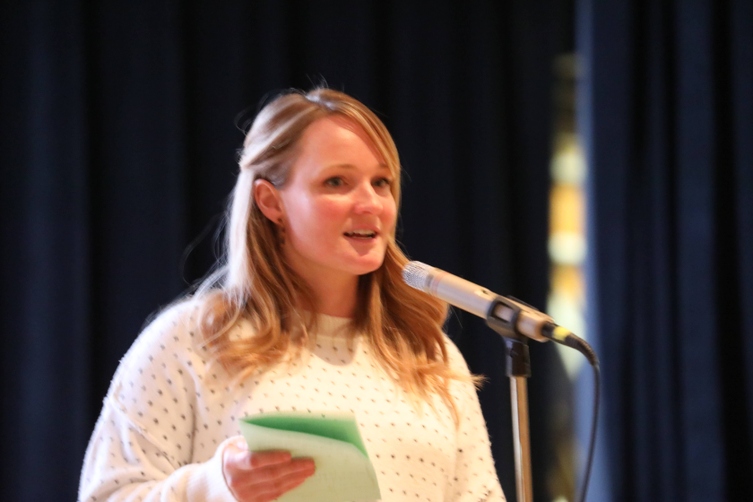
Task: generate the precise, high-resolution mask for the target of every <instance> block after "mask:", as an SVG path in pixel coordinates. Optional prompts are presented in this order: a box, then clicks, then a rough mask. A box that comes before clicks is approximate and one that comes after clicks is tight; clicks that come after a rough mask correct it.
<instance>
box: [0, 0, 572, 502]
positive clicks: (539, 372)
mask: <svg viewBox="0 0 753 502" xmlns="http://www.w3.org/2000/svg"><path fill="white" fill-rule="evenodd" d="M565 3H566V2H558V1H555V0H551V1H544V2H528V1H526V0H518V1H512V2H465V1H449V0H438V1H433V2H415V1H395V2H392V1H384V0H373V1H364V2H346V1H337V2H333V1H323V2H306V1H293V0H288V1H278V0H267V1H255V2H249V1H246V0H243V1H240V0H238V1H229V2H176V1H166V0H165V1H148V2H111V1H103V2H83V1H75V0H71V1H66V2H59V1H58V2H53V1H48V2H47V1H30V2H25V1H20V0H19V1H12V0H10V1H5V2H2V7H1V8H0V9H1V10H0V51H1V52H0V58H1V60H0V63H1V65H2V66H0V71H2V77H1V78H0V91H1V94H0V104H1V106H2V108H1V109H0V112H1V113H0V146H1V149H0V166H1V168H2V178H0V203H1V204H2V215H1V216H0V218H1V221H2V230H1V231H2V246H1V248H0V253H1V254H0V258H1V259H0V270H2V282H1V283H0V295H1V299H2V302H1V303H0V309H1V310H0V333H2V342H1V343H2V364H0V366H2V382H1V383H0V389H2V423H1V425H2V430H0V437H1V438H2V457H3V458H2V463H3V470H2V479H1V480H0V498H1V499H2V500H13V501H29V502H32V501H33V502H36V501H39V500H47V501H55V500H60V501H64V500H73V499H74V498H75V494H76V488H77V483H78V474H79V469H80V467H81V461H82V458H83V454H84V449H85V447H86V443H87V440H88V438H89V435H90V433H91V431H92V427H93V425H94V421H95V419H96V417H97V415H98V412H99V409H100V406H101V402H102V398H103V396H104V394H105V392H106V389H107V386H108V383H109V379H110V377H111V376H112V373H113V371H114V370H115V367H116V365H117V363H118V360H119V358H120V357H121V356H122V355H123V354H124V353H125V351H126V350H127V349H128V347H129V346H130V344H131V343H132V341H133V340H134V338H135V337H136V336H137V334H138V333H139V330H140V329H141V327H142V326H143V324H144V322H145V320H146V319H147V318H148V316H149V315H150V314H151V313H153V312H155V310H157V309H158V308H159V307H160V306H161V305H165V304H167V303H169V302H170V301H171V300H173V299H175V298H176V297H177V296H178V295H179V294H181V292H182V291H184V290H185V289H186V288H187V287H188V285H190V284H191V283H193V282H194V281H196V280H197V279H198V278H199V277H201V276H202V275H203V274H204V273H205V272H206V270H207V268H208V267H209V265H210V264H211V262H212V259H213V257H214V253H215V249H216V248H215V242H216V239H215V236H216V231H217V230H216V229H217V224H218V219H219V218H220V215H221V213H222V212H223V210H224V207H225V203H226V199H227V194H228V193H229V191H230V189H231V186H232V184H233V180H234V176H235V172H236V166H235V160H236V152H237V149H238V148H239V147H240V145H241V142H242V137H243V134H242V131H241V130H239V129H242V128H243V127H244V126H245V125H246V124H247V121H248V120H249V119H250V118H251V117H253V115H254V113H255V111H256V110H257V106H258V104H259V103H260V102H261V101H262V99H264V98H265V96H267V95H268V93H269V92H274V91H276V90H281V89H284V88H287V87H291V86H294V87H302V88H309V87H311V86H312V85H318V84H320V83H322V82H323V81H326V82H327V83H328V84H329V85H330V86H331V87H334V88H337V89H341V90H344V91H346V92H348V93H350V94H352V95H354V96H355V97H357V98H359V99H361V100H362V101H364V102H365V103H367V104H368V105H370V106H371V107H373V108H374V109H375V110H376V111H377V112H378V113H379V114H380V116H381V117H382V118H383V119H384V121H385V122H386V124H387V126H388V127H389V129H390V130H391V131H392V132H393V134H394V136H395V139H396V142H397V145H398V148H399V150H400V152H401V154H402V161H403V164H404V168H405V178H404V182H405V191H404V195H405V197H404V206H403V213H402V214H403V217H402V220H401V222H400V229H399V238H400V241H401V242H402V243H403V244H404V246H405V248H406V249H407V252H408V253H409V255H410V256H411V257H412V258H413V259H418V260H421V261H425V262H428V263H431V264H433V265H436V266H439V267H442V268H444V269H446V270H449V271H451V272H454V273H456V274H459V275H462V276H465V277H466V278H468V279H470V280H472V281H476V282H478V283H481V284H484V285H486V286H487V287H489V288H491V289H493V290H495V291H497V292H499V293H503V294H513V295H515V296H517V297H519V298H521V299H524V300H526V301H528V302H529V303H531V304H533V305H535V306H537V307H539V308H543V307H544V303H545V296H546V291H547V262H548V260H547V255H546V236H547V196H548V185H549V179H548V178H549V177H548V164H549V157H550V143H551V140H550V138H551V127H552V124H551V112H550V109H551V103H552V95H551V94H552V82H551V79H552V75H553V68H552V66H553V59H554V56H555V54H556V53H557V52H559V50H560V49H559V47H560V45H561V40H563V39H566V38H567V37H566V36H563V33H564V32H566V31H567V26H569V25H570V22H571V18H570V12H569V11H568V10H567V9H566V8H565V7H562V5H561V4H565ZM563 25H564V28H563ZM461 325H462V328H463V329H462V330H461V329H460V327H461ZM450 329H451V331H452V334H453V336H454V337H455V339H456V340H457V343H458V345H459V346H460V347H461V349H462V350H463V352H464V353H465V356H466V357H467V359H468V361H469V364H470V366H471V368H472V369H473V370H474V371H476V372H479V373H484V374H486V375H487V376H488V382H487V384H486V385H485V386H484V388H483V390H482V392H481V398H482V404H483V408H484V412H485V415H486V418H487V421H488V423H489V430H490V433H491V436H492V440H493V447H494V454H495V457H496V460H497V467H498V471H499V473H500V477H501V480H502V483H503V486H504V488H505V490H506V491H507V493H508V498H509V500H515V481H514V468H513V460H512V454H511V435H512V432H511V426H510V412H509V395H508V382H507V378H506V376H505V369H504V364H503V344H502V342H501V341H500V339H499V338H498V337H497V336H496V335H495V334H493V333H492V332H491V331H490V330H488V329H487V328H485V327H484V326H482V325H481V324H480V323H478V322H476V321H475V320H472V319H469V318H468V317H467V316H464V315H463V314H459V315H458V316H457V317H455V318H453V322H452V323H451V326H450ZM549 363H551V364H549ZM533 364H534V378H533V379H532V380H531V383H530V394H531V408H532V426H533V429H532V434H533V447H534V469H533V470H534V475H535V492H536V493H537V494H539V495H540V496H541V497H542V500H546V498H547V497H548V496H549V495H548V492H547V490H548V488H547V483H546V482H545V477H546V476H545V474H546V472H547V470H548V466H547V464H548V463H549V460H548V459H550V458H552V456H551V455H549V454H548V451H547V449H548V448H549V446H548V445H550V443H551V442H550V441H549V439H548V438H547V437H546V427H547V420H549V419H548V418H547V416H546V411H545V410H546V402H547V400H548V397H547V395H546V381H547V378H550V377H552V378H564V377H563V376H562V375H563V373H562V369H561V368H560V367H559V366H558V365H557V364H556V358H553V357H552V347H549V346H537V347H535V348H534V349H533Z"/></svg>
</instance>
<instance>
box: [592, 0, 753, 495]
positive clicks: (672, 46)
mask: <svg viewBox="0 0 753 502" xmlns="http://www.w3.org/2000/svg"><path fill="white" fill-rule="evenodd" d="M578 10H579V16H578V27H577V32H578V39H577V43H578V49H579V51H580V53H581V56H582V84H583V85H582V93H581V102H580V103H581V112H582V113H581V125H582V132H583V135H584V138H586V141H587V143H588V146H587V152H588V159H589V164H590V173H591V176H590V183H589V204H590V207H589V215H590V222H589V232H590V235H589V237H590V251H591V252H592V254H591V265H592V268H591V272H592V273H591V275H590V277H591V281H590V283H589V287H590V293H591V295H590V296H591V297H590V301H589V306H590V308H591V309H592V311H591V314H592V315H591V321H592V331H593V332H594V336H595V337H596V343H597V344H598V346H599V348H600V354H601V360H602V367H603V368H604V377H605V389H604V393H603V397H604V401H605V402H604V404H605V409H604V411H605V413H604V420H603V424H604V429H603V431H604V433H605V434H604V436H603V440H602V443H601V445H602V446H603V448H602V449H603V451H604V456H603V457H602V458H601V462H600V464H601V465H605V466H606V476H607V478H608V479H610V480H611V482H610V484H609V486H610V489H611V490H610V491H611V494H609V493H603V494H601V495H602V497H600V498H598V497H597V498H593V500H620V501H621V500H625V501H628V500H630V501H633V500H656V501H667V500H685V501H696V500H697V501H709V500H743V499H747V498H750V496H751V492H753V478H752V477H751V474H752V473H753V3H752V2H750V1H749V0H740V1H736V0H690V1H676V2H671V1H649V0H646V1H642V0H631V1H625V2H611V3H607V2H598V1H591V0H583V1H581V2H579V3H578Z"/></svg>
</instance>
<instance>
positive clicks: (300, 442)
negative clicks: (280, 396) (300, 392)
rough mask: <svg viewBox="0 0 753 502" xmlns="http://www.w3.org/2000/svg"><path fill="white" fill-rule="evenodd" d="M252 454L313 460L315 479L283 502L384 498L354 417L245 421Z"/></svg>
mask: <svg viewBox="0 0 753 502" xmlns="http://www.w3.org/2000/svg"><path fill="white" fill-rule="evenodd" d="M240 427H241V433H242V434H243V436H244V437H245V438H246V441H247V442H248V446H249V448H250V449H251V450H252V451H258V450H289V451H290V453H291V454H292V455H293V456H294V457H311V458H313V459H314V462H315V463H316V473H315V474H314V475H313V476H311V477H310V478H309V479H307V480H306V481H304V482H303V484H301V485H300V486H298V487H296V488H295V489H293V490H291V491H289V492H288V493H286V494H285V495H283V496H282V497H280V498H279V499H277V500H279V501H281V502H305V501H308V502H344V501H351V500H352V501H372V500H378V499H379V498H380V497H381V496H380V493H379V485H378V483H377V478H376V473H375V472H374V467H373V466H372V464H371V461H370V460H369V456H368V454H367V452H366V448H365V447H364V445H363V441H362V440H361V434H360V433H359V432H358V425H357V423H356V421H355V417H354V416H353V415H352V414H345V413H326V412H325V413H314V414H311V413H296V412H280V413H266V414H263V415H255V416H252V417H246V418H243V419H241V421H240Z"/></svg>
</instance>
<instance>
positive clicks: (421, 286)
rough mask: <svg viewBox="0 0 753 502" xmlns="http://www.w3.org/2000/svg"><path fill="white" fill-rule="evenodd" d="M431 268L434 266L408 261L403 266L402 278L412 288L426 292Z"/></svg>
mask: <svg viewBox="0 0 753 502" xmlns="http://www.w3.org/2000/svg"><path fill="white" fill-rule="evenodd" d="M432 270H434V267H432V266H430V265H427V264H426V263H421V262H420V261H409V262H408V263H406V264H405V266H404V267H403V280H404V281H405V283H406V284H407V285H408V286H410V287H412V288H416V289H418V290H420V291H425V292H428V290H429V283H430V282H431V272H432Z"/></svg>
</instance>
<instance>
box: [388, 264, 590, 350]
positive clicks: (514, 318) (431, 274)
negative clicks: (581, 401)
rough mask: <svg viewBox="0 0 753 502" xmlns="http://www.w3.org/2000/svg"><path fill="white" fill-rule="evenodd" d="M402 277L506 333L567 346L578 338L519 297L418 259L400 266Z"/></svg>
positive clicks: (407, 282) (414, 285)
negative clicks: (493, 291) (500, 294)
mask: <svg viewBox="0 0 753 502" xmlns="http://www.w3.org/2000/svg"><path fill="white" fill-rule="evenodd" d="M403 280H404V281H405V283H406V284H408V285H409V286H411V287H413V288H415V289H418V290H420V291H423V292H424V293H428V294H430V295H432V296H435V297H437V298H439V299H440V300H443V301H445V302H447V303H449V304H450V305H453V306H455V307H458V308H460V309H463V310H465V311H467V312H470V313H471V314H475V315H477V316H479V317H482V318H484V319H486V321H487V323H489V324H491V325H493V327H495V328H501V329H502V331H505V332H507V333H508V334H509V335H510V336H513V337H516V336H518V335H524V336H526V337H528V338H531V339H533V340H536V341H538V342H546V341H548V340H554V341H556V342H559V343H562V344H564V345H568V346H571V347H572V346H573V344H574V343H577V341H578V340H579V339H578V337H577V336H575V335H574V334H573V333H571V332H570V331H568V330H567V329H565V328H563V327H561V326H558V325H557V324H555V323H554V321H553V320H552V318H551V317H549V316H548V315H546V314H544V313H542V312H540V311H538V310H536V309H535V308H533V307H531V306H530V305H527V304H525V303H523V302H521V301H520V300H516V299H514V298H509V297H503V296H499V295H497V294H495V293H492V292H491V291H489V290H488V289H486V288H484V287H481V286H479V285H477V284H473V283H472V282H470V281H466V280H465V279H463V278H460V277H458V276H456V275H452V274H450V273H448V272H445V271H444V270H440V269H438V268H436V267H432V266H430V265H427V264H425V263H421V262H420V261H410V262H408V263H407V264H406V265H405V266H404V267H403ZM504 336H507V335H504Z"/></svg>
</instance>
